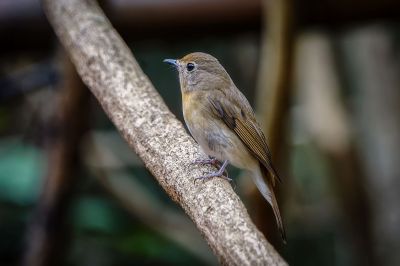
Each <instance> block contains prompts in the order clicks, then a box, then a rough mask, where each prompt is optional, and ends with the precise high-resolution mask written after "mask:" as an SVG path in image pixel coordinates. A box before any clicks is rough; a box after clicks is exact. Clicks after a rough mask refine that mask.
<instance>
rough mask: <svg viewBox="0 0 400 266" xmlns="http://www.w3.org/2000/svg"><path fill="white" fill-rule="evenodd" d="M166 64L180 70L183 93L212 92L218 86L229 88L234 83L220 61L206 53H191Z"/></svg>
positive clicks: (166, 60) (166, 61)
mask: <svg viewBox="0 0 400 266" xmlns="http://www.w3.org/2000/svg"><path fill="white" fill-rule="evenodd" d="M164 62H165V63H168V64H170V65H172V66H174V67H175V68H176V69H177V70H178V72H179V82H180V85H181V90H182V92H189V91H196V90H210V89H213V88H216V86H217V87H221V86H222V87H225V86H229V85H230V83H231V82H232V81H231V78H230V77H229V75H228V73H227V72H226V70H225V69H224V67H223V66H222V65H221V64H220V63H219V62H218V60H217V59H216V58H215V57H213V56H212V55H209V54H206V53H201V52H196V53H191V54H188V55H185V56H184V57H182V58H181V59H165V60H164Z"/></svg>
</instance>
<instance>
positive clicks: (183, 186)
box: [44, 0, 286, 265]
mask: <svg viewBox="0 0 400 266" xmlns="http://www.w3.org/2000/svg"><path fill="white" fill-rule="evenodd" d="M44 8H45V12H46V14H47V16H48V18H49V20H50V22H51V24H52V25H53V27H54V29H55V31H56V33H57V35H58V37H59V38H60V40H61V42H62V43H63V45H64V46H65V48H66V50H67V51H68V52H69V53H70V56H71V58H72V60H73V62H74V63H75V66H76V68H77V70H78V72H79V74H80V75H81V77H82V79H83V81H84V82H85V83H86V84H87V85H88V87H89V88H90V89H91V91H92V92H93V94H94V95H95V96H96V97H97V99H98V100H99V102H100V103H101V105H102V106H103V108H104V110H105V111H106V113H107V114H108V116H109V117H110V119H111V120H112V121H113V123H114V124H115V126H116V127H117V128H118V130H119V131H120V133H121V134H122V135H123V136H124V138H125V140H126V141H127V142H128V143H129V145H130V146H131V147H132V148H133V149H134V150H135V151H136V153H137V154H138V155H139V156H140V158H141V159H142V160H143V162H144V163H145V165H146V167H147V168H148V169H149V170H150V171H151V172H152V174H153V175H154V176H155V177H156V179H157V180H158V182H159V183H160V185H161V186H162V187H163V188H164V189H165V190H166V191H167V193H168V194H169V195H170V197H171V198H172V199H173V200H175V201H176V202H178V203H179V204H180V205H181V206H182V207H183V208H184V210H185V211H186V213H187V214H188V215H189V216H190V218H191V219H192V220H193V221H194V223H195V224H196V226H197V227H198V229H199V230H200V231H201V233H202V234H203V235H204V237H205V239H206V240H207V242H208V243H209V245H210V247H211V248H212V250H213V251H214V253H215V254H216V255H217V257H218V259H219V260H220V262H221V263H224V264H230V265H261V264H264V265H285V264H286V263H285V262H284V261H283V260H282V258H281V257H280V256H279V254H278V253H277V252H276V251H275V250H274V249H273V248H272V246H271V245H270V244H269V243H268V242H267V241H266V239H265V238H264V236H263V235H262V234H261V233H260V232H259V231H258V230H257V228H256V227H255V226H254V224H253V223H252V222H251V220H250V218H249V216H248V214H247V211H246V209H245V208H244V206H243V204H242V202H241V201H240V199H239V198H238V196H237V195H236V194H235V192H234V191H233V190H232V188H231V186H230V185H229V183H227V182H225V181H224V180H221V179H218V178H215V179H213V180H210V181H209V182H205V183H201V182H198V183H196V184H195V183H194V182H193V180H194V178H195V177H198V176H201V175H203V174H204V173H205V172H206V171H210V170H211V169H210V168H207V167H197V166H193V165H192V164H191V161H193V160H194V159H195V158H198V157H200V156H201V153H200V151H199V148H198V146H197V145H196V144H195V142H194V141H193V139H192V138H190V137H189V136H188V135H187V134H186V132H185V130H184V128H183V126H182V124H181V123H180V122H179V121H178V120H177V119H176V118H175V117H174V116H173V115H172V114H171V113H170V112H169V110H168V108H167V107H166V105H165V104H164V102H163V101H162V99H161V97H160V96H159V94H158V93H157V92H156V90H155V89H154V88H153V86H152V84H151V83H150V81H149V79H148V78H147V77H146V76H145V75H144V73H143V72H142V70H141V69H140V67H139V65H138V64H137V62H136V61H135V59H134V58H133V56H132V54H131V52H130V50H129V49H128V47H127V46H126V44H125V43H124V42H123V41H122V39H121V38H120V36H119V35H118V34H117V32H116V31H115V30H114V29H113V28H112V26H111V25H110V23H109V21H108V20H107V18H106V17H105V16H104V14H103V13H102V11H101V10H100V9H99V7H98V5H97V4H96V3H95V2H94V1H92V0H86V1H83V0H68V1H67V0H58V1H57V0H44ZM203 156H204V155H203Z"/></svg>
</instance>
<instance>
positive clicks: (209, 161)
mask: <svg viewBox="0 0 400 266" xmlns="http://www.w3.org/2000/svg"><path fill="white" fill-rule="evenodd" d="M193 164H201V165H207V164H211V165H219V164H220V161H218V160H217V159H216V158H214V157H210V158H209V159H196V160H195V161H194V162H193Z"/></svg>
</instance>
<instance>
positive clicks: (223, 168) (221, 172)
mask: <svg viewBox="0 0 400 266" xmlns="http://www.w3.org/2000/svg"><path fill="white" fill-rule="evenodd" d="M210 160H216V159H215V158H214V159H210ZM216 161H217V160H216ZM217 162H218V161H217ZM218 163H219V162H218ZM227 165H228V160H226V161H225V162H224V163H223V164H222V166H221V168H220V169H219V170H218V171H216V172H214V173H210V174H208V175H204V176H200V177H196V178H195V180H194V181H195V182H196V181H197V180H208V179H211V178H213V177H219V178H222V179H225V180H227V181H229V182H230V181H232V179H231V178H229V176H228V172H227V171H226V166H227ZM225 173H226V176H225V175H224V174H225Z"/></svg>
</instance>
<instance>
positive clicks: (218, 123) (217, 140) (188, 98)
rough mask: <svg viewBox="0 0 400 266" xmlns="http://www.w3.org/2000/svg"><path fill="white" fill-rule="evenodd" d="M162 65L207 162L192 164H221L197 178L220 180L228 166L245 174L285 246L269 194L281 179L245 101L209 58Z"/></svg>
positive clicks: (197, 56)
mask: <svg viewBox="0 0 400 266" xmlns="http://www.w3.org/2000/svg"><path fill="white" fill-rule="evenodd" d="M164 62H166V63H168V64H171V65H173V66H174V67H175V68H176V69H177V70H178V72H179V82H180V87H181V92H182V105H183V106H182V107H183V116H184V118H185V122H186V125H187V127H188V129H189V131H190V133H191V134H192V136H193V138H194V139H195V140H196V141H197V143H198V144H199V145H200V147H201V148H202V150H203V151H204V152H205V153H206V154H207V155H209V156H210V157H211V158H210V159H209V160H196V162H197V163H203V164H214V165H215V164H217V162H218V161H221V162H223V163H222V166H221V167H220V169H219V170H218V171H217V172H215V173H210V174H208V175H206V176H203V177H199V178H212V177H224V172H225V168H226V166H227V165H228V164H229V163H231V164H232V165H234V166H236V167H238V168H241V169H245V170H248V171H250V172H251V176H252V177H253V180H254V182H255V184H256V186H257V188H258V190H259V191H260V192H261V194H262V195H263V196H264V198H265V199H266V200H267V201H268V202H269V204H270V205H271V206H272V209H273V211H274V214H275V218H276V222H277V225H278V228H279V230H280V233H281V236H282V239H283V241H284V242H286V235H285V229H284V226H283V222H282V218H281V215H280V212H279V207H278V203H277V201H276V198H275V194H274V191H273V188H274V186H275V185H276V183H277V181H280V179H279V176H278V174H277V172H276V171H275V169H274V167H273V166H272V161H271V153H270V151H269V149H268V146H267V142H266V139H265V136H264V134H263V132H262V131H261V128H260V125H259V124H258V122H257V121H256V118H255V115H254V112H253V109H252V108H251V106H250V104H249V102H248V101H247V99H246V97H245V96H244V95H243V94H242V93H241V92H240V91H239V90H238V88H237V87H236V86H235V84H234V83H233V81H232V79H231V78H230V76H229V74H228V73H227V72H226V70H225V69H224V67H223V66H222V65H221V64H220V63H219V62H218V60H217V59H216V58H215V57H213V56H211V55H209V54H205V53H199V52H197V53H191V54H188V55H186V56H184V57H183V58H182V59H179V60H175V59H165V60H164ZM224 178H225V179H228V180H230V179H229V178H227V177H224Z"/></svg>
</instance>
